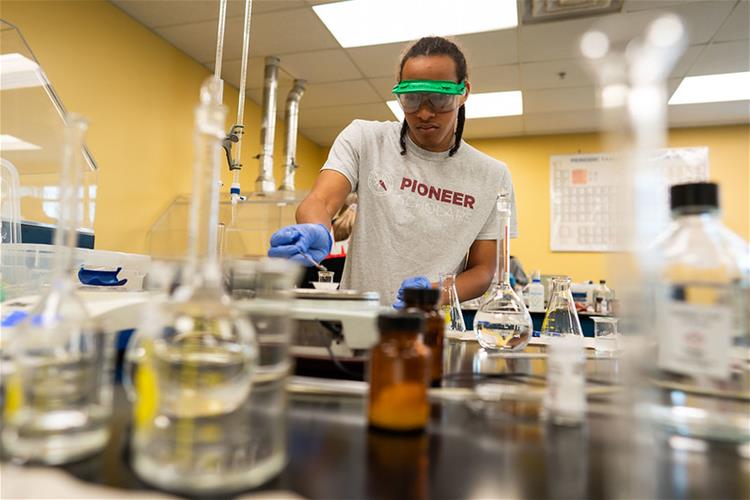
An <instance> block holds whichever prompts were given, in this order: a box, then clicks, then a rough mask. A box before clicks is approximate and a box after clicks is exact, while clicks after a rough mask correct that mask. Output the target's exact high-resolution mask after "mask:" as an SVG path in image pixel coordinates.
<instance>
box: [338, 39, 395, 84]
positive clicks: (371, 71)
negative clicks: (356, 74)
mask: <svg viewBox="0 0 750 500" xmlns="http://www.w3.org/2000/svg"><path fill="white" fill-rule="evenodd" d="M405 48H406V44H403V43H389V44H387V45H371V46H369V47H354V48H351V49H346V51H347V52H348V53H349V56H351V58H352V60H353V61H354V63H355V64H356V65H357V67H358V68H359V70H360V71H361V72H362V74H363V75H365V77H367V78H378V77H391V78H395V75H396V73H397V71H398V66H399V60H400V56H401V51H402V50H404V49H405Z"/></svg>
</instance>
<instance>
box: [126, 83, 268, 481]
mask: <svg viewBox="0 0 750 500" xmlns="http://www.w3.org/2000/svg"><path fill="white" fill-rule="evenodd" d="M225 116H226V112H225V109H224V107H223V106H222V104H221V81H220V80H218V79H217V78H215V77H211V78H209V79H207V80H206V81H205V82H204V83H203V85H202V86H201V90H200V104H199V105H198V106H197V108H196V111H195V132H194V145H195V160H194V173H193V179H194V180H193V193H192V202H191V212H190V233H189V249H188V256H187V261H186V264H185V266H184V268H183V270H182V271H183V272H182V279H181V284H180V286H179V287H178V288H177V289H176V290H175V291H174V292H173V294H172V296H171V297H170V298H169V300H168V301H166V302H165V303H164V304H163V306H162V307H161V311H160V313H161V314H160V316H161V322H162V325H161V326H160V328H158V329H156V330H155V331H154V329H151V331H148V332H147V334H146V335H139V336H137V337H135V338H136V340H135V341H137V342H138V344H137V345H134V346H133V347H132V348H133V349H137V351H138V353H139V354H140V357H138V362H137V366H136V367H135V368H134V370H133V371H134V374H133V385H134V387H135V393H136V394H135V403H134V421H133V432H132V436H131V448H132V464H133V468H134V470H135V472H136V474H137V475H138V476H139V477H141V478H142V479H144V480H145V481H146V482H149V483H152V484H154V485H156V486H159V487H161V488H164V489H167V490H173V491H179V492H184V493H191V494H196V493H200V494H218V493H221V492H227V491H236V490H239V489H243V488H247V487H250V486H254V485H256V484H258V482H259V481H261V480H265V479H266V474H265V471H264V467H266V465H265V464H262V463H258V462H257V461H256V459H255V450H254V446H253V443H252V442H251V441H250V436H251V435H252V432H253V429H251V428H248V426H249V425H250V422H249V421H248V420H247V419H246V418H245V417H246V415H245V412H244V409H245V407H246V406H245V405H246V403H247V401H248V397H249V394H250V392H251V388H252V386H253V376H254V372H255V368H256V364H257V350H258V348H257V342H256V338H255V331H254V329H253V326H252V324H251V323H250V320H249V319H248V318H247V316H246V315H243V314H240V312H239V311H238V310H237V309H236V307H234V305H233V304H232V303H231V302H230V299H229V297H228V295H227V294H226V292H225V290H224V284H223V279H224V278H223V273H222V269H221V267H220V265H219V259H218V252H217V251H216V248H217V229H218V208H219V206H218V196H219V183H218V179H219V151H220V143H221V140H222V138H223V126H224V120H225ZM130 348H131V346H129V349H130ZM131 359H132V357H131Z"/></svg>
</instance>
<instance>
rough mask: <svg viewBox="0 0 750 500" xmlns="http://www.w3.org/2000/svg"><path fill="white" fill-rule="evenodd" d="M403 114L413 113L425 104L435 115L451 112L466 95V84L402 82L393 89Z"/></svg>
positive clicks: (430, 81)
mask: <svg viewBox="0 0 750 500" xmlns="http://www.w3.org/2000/svg"><path fill="white" fill-rule="evenodd" d="M393 93H394V94H396V98H397V99H398V102H399V104H400V105H401V109H403V110H404V113H415V112H416V111H418V110H419V108H420V107H422V104H424V103H425V102H426V103H427V104H429V106H430V108H432V110H433V111H435V112H437V113H444V112H446V111H453V110H454V109H456V108H457V107H458V106H459V105H460V103H461V96H462V95H464V94H465V93H466V82H460V83H456V82H451V81H442V80H404V81H401V82H399V83H398V84H396V85H395V86H394V87H393Z"/></svg>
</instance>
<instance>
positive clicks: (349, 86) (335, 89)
mask: <svg viewBox="0 0 750 500" xmlns="http://www.w3.org/2000/svg"><path fill="white" fill-rule="evenodd" d="M377 102H381V99H380V96H378V94H377V93H376V92H375V91H374V90H373V88H372V87H371V86H370V84H369V83H368V82H367V80H351V81H348V82H334V83H316V84H311V85H308V88H307V90H306V91H305V96H304V97H303V98H302V102H301V104H300V109H309V108H319V107H326V106H344V105H347V104H372V103H377Z"/></svg>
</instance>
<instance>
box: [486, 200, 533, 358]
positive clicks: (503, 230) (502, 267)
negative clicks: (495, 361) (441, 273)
mask: <svg viewBox="0 0 750 500" xmlns="http://www.w3.org/2000/svg"><path fill="white" fill-rule="evenodd" d="M497 213H498V220H499V222H500V230H499V234H500V237H499V238H498V240H497V260H496V269H497V276H498V277H499V281H498V283H497V284H495V285H493V286H492V287H491V288H490V291H489V293H488V294H486V297H485V298H484V299H483V300H482V304H481V305H480V306H479V310H478V311H477V313H476V316H475V317H474V333H475V334H476V336H477V340H478V342H479V344H480V345H481V346H482V347H484V348H485V349H489V350H498V351H521V350H523V349H524V348H525V347H526V346H527V345H528V343H529V340H530V339H531V332H532V330H533V324H532V321H531V315H530V314H529V311H528V310H527V309H526V306H525V305H524V303H523V300H521V298H520V297H519V296H518V295H517V294H516V292H515V291H514V290H513V287H511V286H510V204H509V201H508V198H507V196H505V195H500V196H498V197H497Z"/></svg>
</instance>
